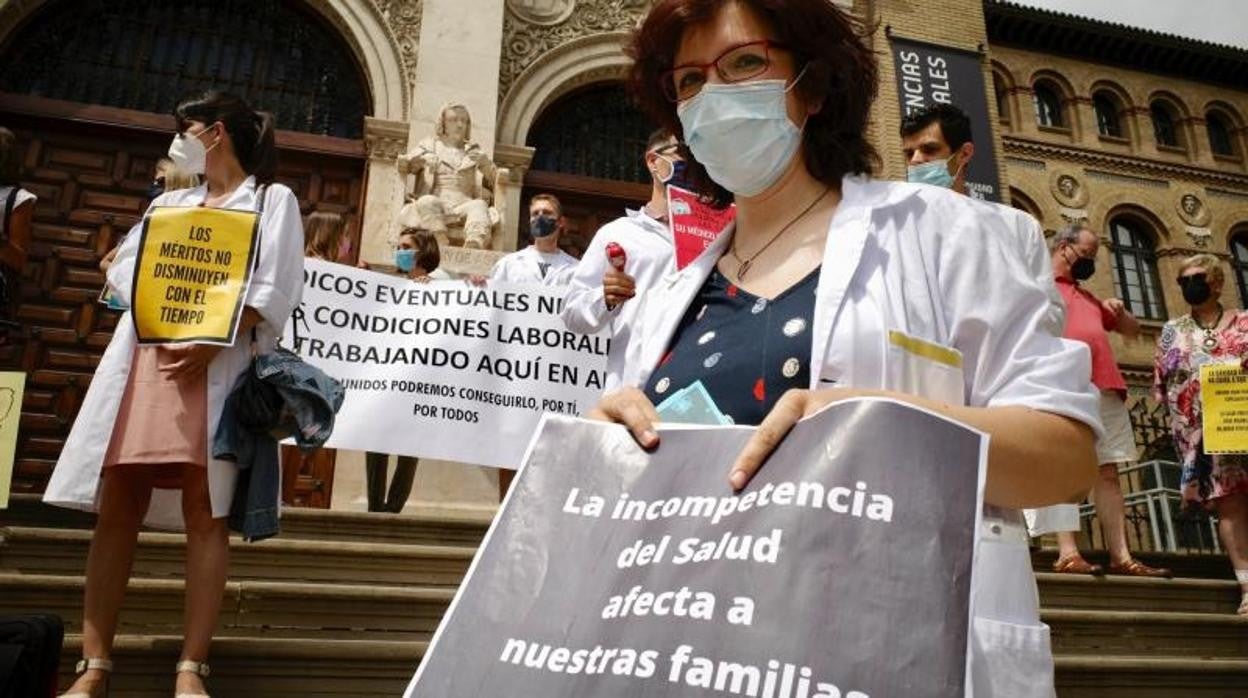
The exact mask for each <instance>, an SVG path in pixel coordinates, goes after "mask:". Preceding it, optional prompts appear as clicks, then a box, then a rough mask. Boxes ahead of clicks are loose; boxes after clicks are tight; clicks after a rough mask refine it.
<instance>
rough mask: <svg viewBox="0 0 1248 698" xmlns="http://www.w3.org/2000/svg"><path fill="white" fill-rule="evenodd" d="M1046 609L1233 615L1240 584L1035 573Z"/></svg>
mask: <svg viewBox="0 0 1248 698" xmlns="http://www.w3.org/2000/svg"><path fill="white" fill-rule="evenodd" d="M1036 584H1037V585H1038V586H1039V587H1040V605H1041V607H1043V608H1063V609H1081V610H1087V611H1098V610H1099V611H1163V612H1180V613H1234V612H1235V609H1237V608H1238V607H1239V584H1238V583H1237V582H1236V581H1235V580H1234V579H1145V578H1141V577H1119V576H1112V575H1111V576H1104V577H1092V576H1090V575H1079V574H1055V573H1053V572H1038V573H1036Z"/></svg>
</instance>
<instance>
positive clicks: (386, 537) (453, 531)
mask: <svg viewBox="0 0 1248 698" xmlns="http://www.w3.org/2000/svg"><path fill="white" fill-rule="evenodd" d="M0 525H6V526H28V527H45V528H83V529H90V528H93V527H94V526H95V514H91V513H88V512H83V511H75V510H73V509H63V508H61V507H53V506H48V505H47V504H44V503H43V502H42V501H41V500H40V498H39V495H36V494H15V495H13V497H12V499H11V500H10V502H9V509H8V510H6V511H0ZM489 526H490V519H489V517H482V516H481V515H479V514H468V513H466V514H463V515H454V516H452V515H441V516H427V515H415V516H413V515H408V514H371V513H366V512H354V511H330V510H326V509H307V508H302V507H286V508H284V509H282V533H281V536H280V537H281V538H282V539H285V540H291V539H306V540H333V541H354V542H361V543H398V544H413V545H456V546H476V545H478V544H480V543H481V539H482V538H483V537H485V531H486V529H488V528H489Z"/></svg>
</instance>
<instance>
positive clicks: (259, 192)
mask: <svg viewBox="0 0 1248 698" xmlns="http://www.w3.org/2000/svg"><path fill="white" fill-rule="evenodd" d="M268 193H269V185H268V184H261V185H260V186H258V187H256V213H264V200H265V198H266V196H265V195H266V194H268Z"/></svg>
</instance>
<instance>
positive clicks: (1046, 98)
mask: <svg viewBox="0 0 1248 698" xmlns="http://www.w3.org/2000/svg"><path fill="white" fill-rule="evenodd" d="M1032 102H1033V103H1034V104H1035V107H1036V123H1037V124H1039V125H1040V126H1047V127H1049V128H1064V127H1065V126H1066V120H1065V119H1064V118H1063V115H1062V98H1061V94H1060V93H1059V92H1058V91H1057V89H1056V88H1054V87H1053V86H1052V85H1050V84H1048V83H1043V82H1040V83H1036V85H1035V87H1033V88H1032Z"/></svg>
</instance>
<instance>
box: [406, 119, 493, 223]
mask: <svg viewBox="0 0 1248 698" xmlns="http://www.w3.org/2000/svg"><path fill="white" fill-rule="evenodd" d="M471 139H472V118H471V117H470V116H469V114H468V109H467V108H466V107H464V105H462V104H447V105H446V106H444V107H442V111H441V112H440V113H439V115H438V123H437V126H436V127H435V128H434V135H433V136H432V137H431V138H425V139H423V140H421V141H420V142H419V143H417V144H416V147H415V148H414V149H412V150H411V151H410V152H408V153H406V154H404V155H400V156H399V158H398V161H397V163H396V164H397V166H398V170H399V174H401V175H409V174H410V175H413V176H414V177H415V186H414V187H413V188H412V190H411V191H410V192H409V193H408V194H407V197H406V198H407V201H406V203H405V204H404V205H403V208H402V210H401V211H399V224H400V225H401V226H402V227H419V228H424V229H426V230H429V231H431V232H432V233H434V235H436V236H437V238H438V242H439V243H441V244H442V245H446V244H448V243H450V244H462V245H463V246H464V247H468V248H489V247H490V242H491V238H492V237H493V234H494V231H495V229H496V228H497V227H498V224H499V222H500V220H501V218H502V217H501V216H500V215H499V212H498V210H497V209H496V208H494V207H493V205H492V202H493V197H494V194H495V192H494V189H495V183H496V179H497V177H498V174H499V170H498V168H497V167H495V165H494V162H493V161H492V160H491V159H490V156H488V155H486V154H485V151H484V150H482V149H481V146H479V145H478V144H476V143H474V142H473V141H472V140H471Z"/></svg>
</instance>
